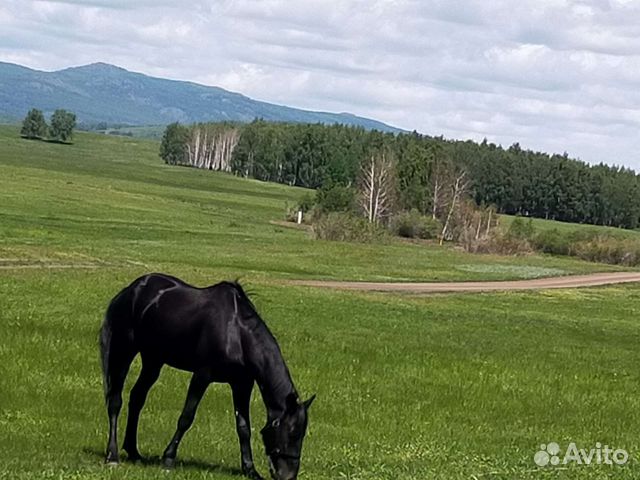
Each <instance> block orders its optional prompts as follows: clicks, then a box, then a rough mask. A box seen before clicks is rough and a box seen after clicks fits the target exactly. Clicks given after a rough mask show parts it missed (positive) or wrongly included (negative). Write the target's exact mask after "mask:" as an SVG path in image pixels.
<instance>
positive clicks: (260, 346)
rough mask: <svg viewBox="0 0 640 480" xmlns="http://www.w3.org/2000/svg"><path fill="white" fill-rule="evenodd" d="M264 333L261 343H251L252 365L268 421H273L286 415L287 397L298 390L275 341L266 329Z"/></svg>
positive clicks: (255, 340) (261, 336) (255, 341)
mask: <svg viewBox="0 0 640 480" xmlns="http://www.w3.org/2000/svg"><path fill="white" fill-rule="evenodd" d="M262 333H263V334H262V335H260V340H259V341H257V339H256V338H254V339H253V340H254V341H253V342H251V343H252V345H251V363H252V366H253V369H254V371H255V375H256V382H257V383H258V387H259V388H260V393H261V394H262V399H263V401H264V404H265V406H266V407H267V416H268V420H273V419H275V418H278V417H279V416H280V415H282V413H284V411H285V408H286V399H287V396H288V395H289V394H290V393H293V394H296V389H295V387H294V385H293V381H292V380H291V375H290V374H289V369H288V368H287V365H286V364H285V362H284V358H282V354H281V353H280V348H279V347H278V344H277V343H276V341H275V339H274V338H273V336H272V335H271V333H270V332H268V330H266V329H265V331H264V332H262Z"/></svg>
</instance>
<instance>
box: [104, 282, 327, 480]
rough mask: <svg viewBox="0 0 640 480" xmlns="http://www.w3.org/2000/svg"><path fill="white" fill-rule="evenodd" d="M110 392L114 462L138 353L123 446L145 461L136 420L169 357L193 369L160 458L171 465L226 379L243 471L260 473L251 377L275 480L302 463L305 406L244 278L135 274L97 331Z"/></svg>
mask: <svg viewBox="0 0 640 480" xmlns="http://www.w3.org/2000/svg"><path fill="white" fill-rule="evenodd" d="M100 350H101V356H102V370H103V373H104V387H105V398H106V403H107V413H108V415H109V442H108V444H107V453H106V462H107V463H117V462H118V460H119V457H118V440H117V421H118V414H119V413H120V408H121V407H122V389H123V385H124V381H125V378H126V376H127V373H128V371H129V366H130V365H131V362H132V361H133V359H134V357H135V356H136V355H137V354H138V353H140V356H141V359H142V370H141V372H140V376H139V377H138V380H137V381H136V383H135V385H134V386H133V389H132V390H131V396H130V398H129V416H128V419H127V429H126V434H125V438H124V444H123V448H124V450H125V451H126V452H127V454H128V457H129V458H130V459H131V460H139V459H140V458H141V457H140V454H139V453H138V447H137V433H138V419H139V416H140V411H141V410H142V406H143V405H144V402H145V400H146V398H147V393H148V392H149V389H150V388H151V386H152V385H153V384H154V383H155V381H156V380H157V379H158V376H159V375H160V370H161V368H162V366H163V365H164V364H167V365H170V366H172V367H175V368H179V369H181V370H187V371H189V372H193V376H192V377H191V383H190V384H189V390H188V393H187V400H186V402H185V405H184V409H183V410H182V414H181V415H180V419H179V420H178V428H177V430H176V433H175V435H174V436H173V438H172V439H171V442H169V445H168V446H167V448H166V449H165V451H164V454H163V456H162V461H163V464H164V466H165V467H167V468H171V467H173V465H174V463H175V458H176V453H177V450H178V445H179V444H180V440H181V439H182V436H183V435H184V434H185V432H186V431H187V430H188V429H189V427H190V426H191V424H192V423H193V419H194V417H195V412H196V409H197V407H198V403H199V402H200V399H201V398H202V396H203V395H204V392H205V390H206V389H207V386H208V385H209V384H210V383H212V382H220V383H228V384H230V385H231V390H232V393H233V403H234V408H235V416H236V430H237V433H238V437H239V439H240V452H241V462H242V471H243V473H244V474H245V475H247V476H249V477H252V478H256V479H259V478H261V477H260V475H259V474H258V472H257V471H256V469H255V467H254V464H253V455H252V453H251V427H250V422H249V402H250V399H251V392H252V390H253V385H254V382H257V383H258V387H259V388H260V391H261V393H262V398H263V401H264V403H265V406H266V410H267V425H266V426H265V427H264V428H263V429H262V431H261V433H262V439H263V442H264V446H265V450H266V454H267V456H268V459H269V469H270V471H271V476H272V477H273V478H274V479H276V480H290V479H295V478H296V477H297V475H298V469H299V468H300V454H301V451H302V440H303V439H304V435H305V433H306V429H307V410H308V409H309V406H310V405H311V402H312V401H313V399H314V397H315V395H314V396H313V397H311V398H310V399H309V400H307V401H306V402H300V399H299V397H298V393H297V392H296V389H295V387H294V385H293V382H292V380H291V376H290V374H289V370H288V369H287V366H286V364H285V362H284V359H283V358H282V354H281V353H280V348H279V347H278V344H277V343H276V340H275V338H274V337H273V335H272V334H271V332H270V331H269V329H268V328H267V326H266V325H265V323H264V322H263V321H262V319H261V318H260V316H259V315H258V313H257V312H256V309H255V307H254V305H253V303H252V302H251V300H250V299H249V297H248V296H247V294H246V293H245V292H244V290H243V289H242V287H241V286H240V284H239V283H237V282H222V283H218V284H217V285H213V286H211V287H208V288H196V287H192V286H191V285H188V284H186V283H185V282H183V281H181V280H179V279H177V278H175V277H171V276H169V275H163V274H157V273H154V274H149V275H145V276H143V277H140V278H138V279H137V280H135V281H134V282H133V283H132V284H131V285H129V286H128V287H126V288H125V289H124V290H122V291H121V292H120V293H118V295H116V296H115V297H114V299H113V300H112V301H111V303H110V305H109V308H108V309H107V313H106V316H105V319H104V323H103V325H102V329H101V331H100Z"/></svg>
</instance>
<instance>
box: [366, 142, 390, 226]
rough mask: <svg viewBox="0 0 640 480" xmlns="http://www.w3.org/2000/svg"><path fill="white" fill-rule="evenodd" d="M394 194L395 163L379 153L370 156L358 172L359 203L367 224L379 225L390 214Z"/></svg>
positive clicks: (388, 156) (387, 155)
mask: <svg viewBox="0 0 640 480" xmlns="http://www.w3.org/2000/svg"><path fill="white" fill-rule="evenodd" d="M394 194H395V162H394V160H393V158H392V156H391V155H390V154H389V153H388V152H386V151H381V152H377V153H373V154H371V156H370V157H369V158H368V160H367V161H366V162H364V164H363V165H362V168H361V171H360V195H359V203H360V207H361V208H362V211H363V213H364V216H365V217H366V218H367V220H368V221H369V223H380V222H381V221H382V220H383V219H384V218H386V217H387V216H389V215H390V214H391V209H392V207H393V200H394Z"/></svg>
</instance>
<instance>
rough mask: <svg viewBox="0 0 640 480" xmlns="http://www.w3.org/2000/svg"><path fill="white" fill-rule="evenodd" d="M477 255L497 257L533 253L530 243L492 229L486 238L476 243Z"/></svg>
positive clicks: (524, 239) (507, 232)
mask: <svg viewBox="0 0 640 480" xmlns="http://www.w3.org/2000/svg"><path fill="white" fill-rule="evenodd" d="M474 248H475V249H474V251H475V252H477V253H495V254H499V255H527V254H530V253H533V252H534V248H533V246H532V245H531V242H530V241H529V240H528V239H526V238H522V237H519V236H517V235H511V234H510V233H509V231H508V230H507V231H506V232H505V231H503V230H501V229H498V228H496V229H494V230H493V231H492V232H491V233H490V234H489V235H488V236H487V237H485V238H484V239H482V240H481V241H479V242H477V243H476V244H475V247H474Z"/></svg>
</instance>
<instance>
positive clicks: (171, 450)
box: [162, 373, 211, 468]
mask: <svg viewBox="0 0 640 480" xmlns="http://www.w3.org/2000/svg"><path fill="white" fill-rule="evenodd" d="M210 383H211V381H210V379H209V376H208V375H206V374H205V375H203V374H198V373H194V374H193V377H191V383H189V391H188V392H187V400H186V402H185V403H184V408H183V409H182V414H181V415H180V419H179V420H178V428H177V430H176V433H175V435H174V436H173V438H172V439H171V442H169V445H168V446H167V448H166V449H165V451H164V454H163V455H162V463H163V464H164V466H165V468H172V467H173V465H174V464H175V460H176V455H177V453H178V445H180V440H182V437H183V435H184V434H185V432H186V431H187V430H188V429H189V427H191V424H192V423H193V419H194V418H195V415H196V409H197V408H198V404H199V403H200V400H202V396H203V395H204V392H205V391H206V390H207V387H208V386H209V384H210Z"/></svg>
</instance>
